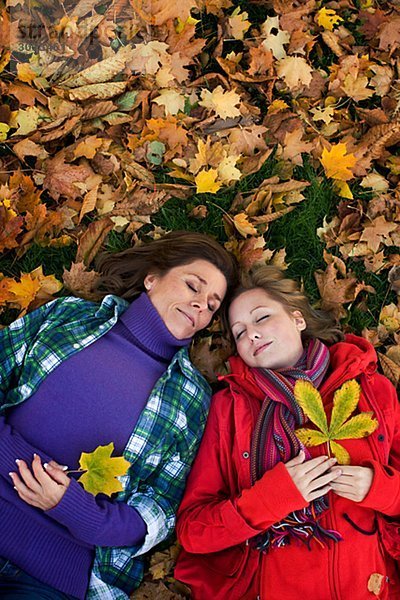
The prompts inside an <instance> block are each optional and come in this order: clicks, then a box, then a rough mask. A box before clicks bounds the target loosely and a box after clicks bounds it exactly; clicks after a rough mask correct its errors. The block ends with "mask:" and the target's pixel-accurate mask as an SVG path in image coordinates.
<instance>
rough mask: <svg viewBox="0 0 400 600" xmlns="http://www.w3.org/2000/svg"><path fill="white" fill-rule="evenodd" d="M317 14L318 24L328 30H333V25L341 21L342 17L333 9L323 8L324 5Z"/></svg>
mask: <svg viewBox="0 0 400 600" xmlns="http://www.w3.org/2000/svg"><path fill="white" fill-rule="evenodd" d="M317 14H318V16H317V22H318V25H321V27H323V28H324V29H328V30H329V31H333V29H334V27H335V25H337V24H338V23H340V21H343V19H342V17H339V15H337V14H336V12H335V11H334V10H333V9H331V8H325V6H324V7H323V8H321V9H320V10H319V11H318V13H317Z"/></svg>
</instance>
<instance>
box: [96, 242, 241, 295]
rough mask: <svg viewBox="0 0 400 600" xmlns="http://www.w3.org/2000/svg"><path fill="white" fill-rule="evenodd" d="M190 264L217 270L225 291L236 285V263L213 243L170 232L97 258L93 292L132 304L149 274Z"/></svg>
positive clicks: (164, 271)
mask: <svg viewBox="0 0 400 600" xmlns="http://www.w3.org/2000/svg"><path fill="white" fill-rule="evenodd" d="M194 260H206V261H208V262H209V263H211V264H213V265H214V266H215V267H217V269H219V270H220V271H221V273H222V274H223V275H224V276H225V279H226V281H227V285H228V290H230V289H231V288H232V287H233V286H234V285H236V284H237V281H238V277H237V266H236V261H235V259H234V258H233V256H231V255H230V254H229V253H228V252H227V251H226V250H225V248H223V246H221V245H220V244H219V243H218V242H217V241H216V240H214V239H213V238H212V237H210V236H208V235H205V234H203V233H195V232H189V231H171V232H170V233H167V234H166V235H164V236H163V237H161V238H159V239H158V240H152V241H151V242H148V243H144V244H143V245H137V246H134V247H133V248H128V249H127V250H123V251H122V252H117V253H115V254H103V255H102V256H100V257H99V259H98V261H97V264H96V268H97V270H98V271H99V272H100V273H101V277H100V280H99V282H98V285H97V288H98V290H99V291H100V292H101V293H102V294H104V295H105V294H115V295H117V296H120V297H121V298H125V299H126V300H133V299H134V298H135V296H137V295H138V294H140V293H141V292H143V291H144V289H145V288H144V283H143V282H144V279H145V277H146V275H148V274H149V273H157V274H158V275H161V276H162V275H165V274H166V273H167V272H168V271H169V270H170V269H172V268H173V267H179V266H181V265H187V264H189V263H191V262H192V261H194Z"/></svg>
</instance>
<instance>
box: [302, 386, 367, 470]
mask: <svg viewBox="0 0 400 600" xmlns="http://www.w3.org/2000/svg"><path fill="white" fill-rule="evenodd" d="M360 391H361V389H360V386H359V384H358V383H357V381H356V380H355V379H351V380H349V381H346V382H345V383H344V384H343V385H342V386H341V387H340V388H339V389H338V390H336V392H335V394H334V396H333V409H332V415H331V420H330V424H329V426H328V422H327V418H326V414H325V410H324V405H323V402H322V398H321V394H320V393H319V391H318V390H317V389H316V388H315V387H314V386H313V385H312V384H311V383H310V382H309V381H304V380H298V381H297V382H296V385H295V387H294V396H295V398H296V402H297V403H298V404H299V406H300V408H301V409H302V410H303V412H304V414H305V415H306V416H307V417H308V418H309V419H310V421H311V422H312V423H314V425H316V426H317V427H318V429H319V431H318V430H316V429H308V428H305V427H303V428H300V429H296V431H295V434H296V436H297V437H298V438H299V440H300V442H301V443H302V444H304V445H305V446H319V445H320V444H324V443H325V442H326V443H328V444H329V447H330V450H331V452H332V454H333V455H334V456H335V457H336V458H337V461H338V463H339V464H341V465H349V464H350V455H349V453H348V452H347V450H345V448H343V446H342V445H341V444H339V443H337V442H336V441H335V440H346V439H359V438H363V437H367V436H368V435H371V433H373V432H374V431H375V429H376V428H377V427H378V421H377V420H376V419H374V418H372V412H361V413H359V414H358V415H356V416H355V417H352V418H351V419H349V417H350V415H351V414H352V413H353V412H354V410H355V409H356V407H357V404H358V401H359V399H360Z"/></svg>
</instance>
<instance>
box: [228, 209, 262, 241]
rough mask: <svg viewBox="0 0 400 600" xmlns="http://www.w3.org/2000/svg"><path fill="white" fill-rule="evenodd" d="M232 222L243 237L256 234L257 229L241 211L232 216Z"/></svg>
mask: <svg viewBox="0 0 400 600" xmlns="http://www.w3.org/2000/svg"><path fill="white" fill-rule="evenodd" d="M233 224H234V226H235V227H236V229H237V230H238V232H239V233H240V235H242V236H243V237H247V236H248V235H257V234H258V231H257V229H256V228H255V227H254V225H252V224H251V223H250V222H249V217H248V215H246V214H245V213H243V212H242V213H239V214H237V215H235V216H234V217H233Z"/></svg>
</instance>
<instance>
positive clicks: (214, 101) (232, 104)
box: [199, 85, 240, 119]
mask: <svg viewBox="0 0 400 600" xmlns="http://www.w3.org/2000/svg"><path fill="white" fill-rule="evenodd" d="M199 104H200V106H204V107H205V108H208V109H210V110H213V111H214V112H215V113H216V114H217V115H218V116H219V117H221V119H228V118H235V117H240V110H239V109H238V108H237V105H238V104H240V96H239V94H237V93H236V92H235V91H233V90H230V91H229V92H225V91H224V90H223V87H222V85H219V86H217V87H216V88H215V89H214V90H213V91H212V92H210V91H209V90H206V89H202V90H201V100H200V102H199Z"/></svg>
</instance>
